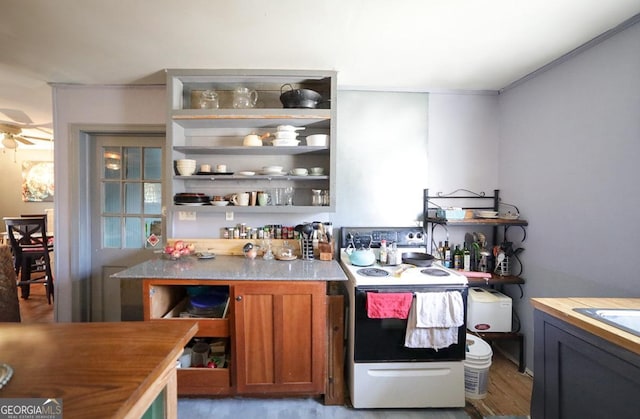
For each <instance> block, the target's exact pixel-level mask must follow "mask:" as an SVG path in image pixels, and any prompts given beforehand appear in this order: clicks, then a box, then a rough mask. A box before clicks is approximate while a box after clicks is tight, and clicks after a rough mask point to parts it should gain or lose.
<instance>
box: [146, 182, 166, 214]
mask: <svg viewBox="0 0 640 419" xmlns="http://www.w3.org/2000/svg"><path fill="white" fill-rule="evenodd" d="M161 201H162V185H161V184H160V183H145V184H144V213H145V214H160V207H161Z"/></svg>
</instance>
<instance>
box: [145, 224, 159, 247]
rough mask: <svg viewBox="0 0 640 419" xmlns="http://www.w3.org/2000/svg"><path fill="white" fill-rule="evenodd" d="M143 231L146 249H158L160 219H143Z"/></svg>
mask: <svg viewBox="0 0 640 419" xmlns="http://www.w3.org/2000/svg"><path fill="white" fill-rule="evenodd" d="M144 231H145V233H146V234H145V235H146V244H145V247H147V248H154V247H158V246H159V245H160V243H161V242H162V220H161V219H160V218H145V220H144Z"/></svg>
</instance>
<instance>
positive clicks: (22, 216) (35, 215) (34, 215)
mask: <svg viewBox="0 0 640 419" xmlns="http://www.w3.org/2000/svg"><path fill="white" fill-rule="evenodd" d="M20 217H21V218H44V230H45V231H49V230H47V214H20Z"/></svg>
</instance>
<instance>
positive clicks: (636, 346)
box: [531, 297, 640, 355]
mask: <svg viewBox="0 0 640 419" xmlns="http://www.w3.org/2000/svg"><path fill="white" fill-rule="evenodd" d="M531 304H533V307H534V308H535V309H537V310H540V311H543V312H545V313H547V314H549V315H551V316H553V317H556V318H558V319H560V320H562V321H564V322H567V323H569V324H572V325H574V326H576V327H578V328H580V329H583V330H585V331H587V332H589V333H592V334H594V335H596V336H598V337H600V338H602V339H604V340H606V341H609V342H611V343H613V344H614V345H618V346H621V347H623V348H625V349H627V350H629V351H631V352H634V353H636V354H638V355H640V337H638V336H636V335H634V334H632V333H629V332H625V331H624V330H620V329H618V328H616V327H614V326H610V325H608V324H606V323H604V322H601V321H598V320H596V319H592V318H591V317H589V316H586V315H584V314H581V313H578V312H577V311H574V310H573V309H574V308H623V309H629V308H631V309H638V310H640V298H583V297H570V298H532V299H531Z"/></svg>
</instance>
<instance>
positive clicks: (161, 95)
mask: <svg viewBox="0 0 640 419" xmlns="http://www.w3.org/2000/svg"><path fill="white" fill-rule="evenodd" d="M53 107H54V108H53V112H54V130H55V133H56V147H55V179H56V195H55V209H56V232H57V234H56V251H55V252H54V255H55V264H56V272H55V279H56V296H55V297H56V301H55V303H56V304H55V306H56V310H55V317H56V319H57V320H58V321H72V320H75V321H77V320H80V319H81V318H82V310H83V307H81V306H80V304H81V301H82V300H81V298H85V296H82V295H81V292H82V291H81V288H82V287H81V283H82V282H84V281H87V280H89V278H87V277H84V276H82V275H80V276H79V277H78V276H77V275H76V272H77V271H78V266H73V267H72V266H71V264H72V263H77V262H74V261H76V260H77V253H78V252H80V251H84V252H86V251H87V244H86V243H78V242H77V241H76V240H74V234H73V232H74V231H77V230H78V229H79V228H88V226H79V220H78V218H76V216H77V214H78V210H77V208H74V207H73V205H74V204H73V203H74V202H76V201H77V199H78V198H77V197H76V196H74V195H75V194H76V191H77V189H78V185H79V183H81V182H86V179H78V178H77V174H76V173H74V170H73V167H74V165H75V164H77V162H74V161H70V155H69V150H71V149H72V148H73V144H70V142H71V141H72V140H73V139H74V138H73V132H72V131H73V125H74V124H76V125H84V126H102V127H108V126H110V125H113V126H124V125H150V124H151V125H163V124H164V123H165V89H164V86H148V87H141V86H122V87H113V86H108V87H102V86H70V85H57V86H54V88H53ZM63 231H66V232H67V234H63V233H62V232H63ZM72 256H73V257H72Z"/></svg>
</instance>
